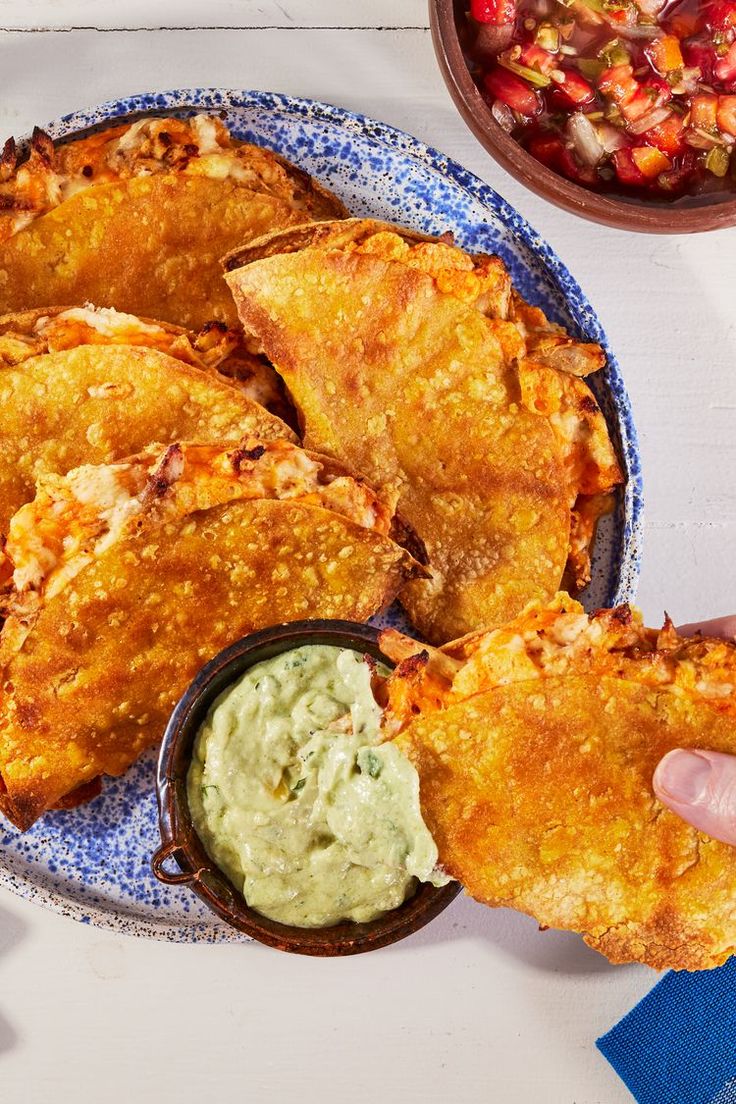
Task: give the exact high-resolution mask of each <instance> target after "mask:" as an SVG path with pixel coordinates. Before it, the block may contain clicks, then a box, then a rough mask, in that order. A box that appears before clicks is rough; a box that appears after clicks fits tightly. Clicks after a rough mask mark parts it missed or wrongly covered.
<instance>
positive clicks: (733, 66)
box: [713, 42, 736, 85]
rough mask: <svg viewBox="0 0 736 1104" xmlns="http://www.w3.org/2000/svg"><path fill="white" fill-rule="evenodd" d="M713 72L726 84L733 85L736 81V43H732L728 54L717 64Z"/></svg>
mask: <svg viewBox="0 0 736 1104" xmlns="http://www.w3.org/2000/svg"><path fill="white" fill-rule="evenodd" d="M713 72H714V73H715V75H716V77H717V78H718V80H719V81H722V82H723V83H724V84H728V85H731V84H733V82H734V81H736V42H732V43H731V45H730V46H729V49H728V53H727V54H724V56H723V57H722V58H721V59H720V61H719V62H717V63H716V65H715V67H714V69H713Z"/></svg>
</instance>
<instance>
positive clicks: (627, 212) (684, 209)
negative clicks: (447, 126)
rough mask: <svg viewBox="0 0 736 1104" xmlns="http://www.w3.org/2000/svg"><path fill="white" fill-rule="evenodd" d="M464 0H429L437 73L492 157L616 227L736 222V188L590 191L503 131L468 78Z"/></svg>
mask: <svg viewBox="0 0 736 1104" xmlns="http://www.w3.org/2000/svg"><path fill="white" fill-rule="evenodd" d="M467 9H468V0H429V18H430V24H431V28H432V42H433V44H434V49H435V53H436V55H437V60H438V61H439V64H440V69H441V71H442V75H443V77H444V78H445V83H446V84H447V87H448V89H449V91H450V95H451V96H452V98H453V100H454V101H455V106H456V107H457V108H458V110H459V112H460V114H461V115H462V117H463V119H464V120H465V122H466V123H467V125H468V126H469V127H470V129H471V130H472V131H473V133H474V134H475V136H476V138H477V139H478V141H479V142H480V143H481V145H483V146H484V147H485V148H486V149H487V150H488V152H489V153H490V154H491V156H492V157H495V159H496V160H497V161H498V162H499V164H500V165H502V166H503V167H504V169H506V171H507V172H508V173H510V174H511V175H512V176H514V177H516V179H517V180H519V181H521V183H522V184H524V185H526V187H527V188H530V189H531V190H532V191H533V192H536V193H537V195H540V196H542V197H543V198H544V199H547V200H549V201H550V202H551V203H555V204H557V206H558V207H563V208H564V209H565V210H566V211H572V213H573V214H575V215H582V217H583V218H587V219H590V220H591V221H593V222H602V223H604V224H605V225H606V226H615V227H618V228H619V229H621V230H639V231H643V232H646V233H650V234H690V233H693V232H695V231H698V230H718V229H722V228H724V227H726V226H736V193H734V194H733V195H730V196H727V197H726V198H723V197H722V196H721V197H713V196H707V195H705V196H686V197H683V199H680V200H676V201H675V202H672V203H668V202H657V201H655V200H653V201H646V200H641V199H633V198H632V199H630V200H629V199H618V198H614V197H612V196H610V195H601V194H599V193H598V192H593V191H590V190H589V189H588V188H583V187H581V186H580V185H579V184H573V182H572V181H571V180H567V179H565V177H563V176H559V175H558V174H557V173H555V172H553V171H552V170H551V169H548V168H547V167H546V165H543V164H542V163H541V162H540V161H537V159H536V157H532V155H531V154H530V153H527V151H526V150H524V149H522V148H521V146H520V145H519V144H518V142H516V141H514V139H513V138H512V137H511V136H510V135H509V134H507V133H506V131H505V130H504V129H503V127H501V126H500V125H499V124H498V123H497V122H496V120H495V119H494V117H493V115H492V114H491V109H490V107H489V106H488V104H487V103H486V102H485V100H484V99H483V97H482V96H481V94H480V92H479V91H478V88H477V87H476V84H475V81H474V80H473V78H472V76H471V74H470V70H469V69H468V63H467V61H466V58H465V54H464V53H463V48H462V43H461V37H462V35H461V28H462V27H463V25H464V22H465V13H466V11H467Z"/></svg>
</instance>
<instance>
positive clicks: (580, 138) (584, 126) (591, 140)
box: [567, 111, 603, 165]
mask: <svg viewBox="0 0 736 1104" xmlns="http://www.w3.org/2000/svg"><path fill="white" fill-rule="evenodd" d="M567 136H568V138H569V139H570V141H571V142H572V144H573V146H574V147H575V152H576V153H577V155H578V157H579V158H580V160H581V161H582V162H583V164H584V165H597V164H598V162H599V161H600V159H601V158H602V157H603V146H602V145H601V143H600V142H599V141H598V135H597V133H596V129H595V127H594V126H593V124H592V123H591V121H590V119H588V118H586V117H585V115H583V113H582V111H576V112H574V114H572V115H571V116H570V118H569V119H568V120H567Z"/></svg>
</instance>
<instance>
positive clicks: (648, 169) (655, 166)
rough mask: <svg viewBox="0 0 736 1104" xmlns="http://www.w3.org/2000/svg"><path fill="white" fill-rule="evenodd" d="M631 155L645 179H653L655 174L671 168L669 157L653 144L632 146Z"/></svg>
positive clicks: (657, 174)
mask: <svg viewBox="0 0 736 1104" xmlns="http://www.w3.org/2000/svg"><path fill="white" fill-rule="evenodd" d="M631 157H632V160H633V162H634V164H635V165H636V167H637V169H638V170H639V172H640V173H641V174H642V176H645V177H646V178H647V180H653V179H654V177H655V176H659V174H660V173H663V172H667V170H668V169H671V168H672V162H671V161H670V159H669V157H667V156H665V154H663V153H662V151H661V150H658V149H655V148H654V146H634V148H633V149H632V151H631Z"/></svg>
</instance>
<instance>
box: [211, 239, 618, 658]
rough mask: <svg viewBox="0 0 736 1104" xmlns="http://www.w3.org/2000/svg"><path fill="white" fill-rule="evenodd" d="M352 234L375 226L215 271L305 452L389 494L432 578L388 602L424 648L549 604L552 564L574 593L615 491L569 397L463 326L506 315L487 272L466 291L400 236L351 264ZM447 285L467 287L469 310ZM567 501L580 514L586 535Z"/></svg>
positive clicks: (490, 327) (597, 428)
mask: <svg viewBox="0 0 736 1104" xmlns="http://www.w3.org/2000/svg"><path fill="white" fill-rule="evenodd" d="M380 225H382V224H380ZM367 226H368V227H374V228H375V226H376V224H374V223H366V222H365V221H364V220H349V221H348V222H346V223H340V224H321V225H317V226H313V227H307V228H304V229H303V230H296V231H287V232H284V233H283V234H277V235H273V236H271V237H270V238H268V239H266V240H264V241H263V242H259V243H255V244H254V245H253V246H252V247H250V248H245V249H243V250H239V251H238V252H237V254H236V255H234V256H233V257H231V258H229V259H228V260H227V262H226V264H227V266H228V267H230V266H231V265H233V264H238V263H239V262H240V261H243V260H246V261H247V260H248V259H249V258H250V262H249V263H247V264H246V265H245V266H244V267H240V268H235V269H233V270H232V271H230V272H229V275H228V282H229V284H230V287H231V288H232V290H233V294H234V297H235V300H236V302H237V304H238V310H239V314H240V317H241V320H242V322H243V325H244V328H245V331H246V333H247V334H249V335H251V336H253V337H254V338H255V340H257V341H258V342H260V343H261V345H262V347H263V350H264V351H265V353H266V355H267V356H268V357H269V359H270V360H271V361H272V362H273V364H274V367H275V368H276V370H277V371H278V372H279V374H280V375H281V376H282V377H283V378H284V381H285V383H286V386H287V389H288V391H289V393H290V396H291V398H292V401H293V402H294V404H295V406H296V407H297V410H298V413H299V417H300V421H301V423H302V425H303V431H304V436H305V442H306V443H307V444H308V445H309V446H310V447H315V448H319V449H320V451H323V452H326V453H328V454H330V455H334V456H336V457H338V458H340V459H342V460H344V461H346V462H347V463H349V464H350V465H351V466H352V467H355V468H356V470H359V471H362V472H364V473H365V474H366V476H367V477H368V478H370V479H373V480H374V481H376V482H378V483H384V482H387V481H394V480H398V481H400V483H401V487H402V496H401V500H400V510H401V513H402V516H404V517H405V518H406V520H407V521H408V522H409V524H410V525H411V526H412V527H413V528H414V529H415V530H416V532H417V533H418V534H419V536H420V537H421V539H422V540H423V541H424V543H425V545H426V548H427V553H428V556H429V561H430V566H431V569H432V577H431V579H430V580H426V581H418V582H414V583H412V584H411V585H410V586H409V587H408V588H407V589H406V591H405V592H404V593H403V594H402V595H401V601H402V603H403V604H404V605H405V607H406V610H407V612H408V614H409V616H410V618H411V619H412V621H413V623H414V624H415V625H416V627H417V628H418V630H419V631H420V632H421V633H422V635H424V636H425V637H426V638H427V639H429V640H431V641H436V642H441V641H443V640H447V639H448V638H451V637H453V636H458V635H460V634H462V633H465V632H468V631H470V630H472V629H474V628H477V627H479V626H480V625H486V624H493V623H498V622H502V621H504V620H507V619H509V618H510V617H512V616H514V615H516V614H517V613H518V612H519V611H520V610H521V609H522V608H523V607H524V605H525V604H526V603H527V602H528V601H529V599H530V598H532V597H550V596H551V595H552V594H554V592H555V591H556V590H557V589H558V587H559V585H560V582H561V579H562V576H563V572H564V571H565V568H566V565H567V564H568V560H569V561H570V565H571V569H572V575H573V577H574V579H575V580H576V581H577V582H578V583H579V585H584V583H585V582H587V581H588V578H589V567H590V564H589V549H590V542H591V540H592V536H593V532H594V529H595V522H596V520H597V517H598V516H599V514H600V513H601V512H605V510H606V509H607V508H608V504H609V502H610V492H611V489H612V488H613V487H614V486H615V485H616V484H617V483H618V482H620V480H621V473H620V470H619V467H618V464H617V462H616V458H615V455H614V453H613V448H612V445H611V442H610V439H609V437H608V433H607V430H606V427H605V422H604V421H603V418H602V415H601V413H600V410H599V409H598V407H597V405H596V403H595V402H594V400H593V399H592V396H590V393H589V391H588V389H587V386H586V385H585V383H584V382H583V381H582V380H581V379H578V378H576V377H573V376H570V375H569V374H564V378H562V377H563V373H561V372H559V371H557V370H556V369H549V368H547V367H546V366H540V367H539V368H538V369H535V368H531V367H527V366H526V362H525V360H524V357H525V351H526V347H525V344H524V337H523V334H522V332H521V330H520V328H519V327H518V326H517V325H516V323H515V322H513V321H510V320H505V319H503V318H498V317H489V316H488V315H487V314H486V313H484V311H483V310H481V309H480V308H479V306H478V303H482V304H483V305H484V307H486V308H487V309H488V310H489V312H490V314H491V315H492V314H493V310H492V309H491V306H490V305H489V304H491V303H492V302H496V303H497V305H498V303H499V302H500V303H503V301H504V299H505V300H507V301H510V292H509V291H508V288H507V287H506V283H507V275H506V274H505V270H503V272H502V273H500V272H499V268H498V266H499V264H500V262H497V259H496V258H490V259H487V261H488V263H487V264H486V265H485V267H484V268H483V273H482V277H481V276H476V274H475V273H474V272H473V271H470V272H467V271H464V270H460V269H456V268H453V264H454V261H455V255H456V254H457V255H458V256H459V257H460V258H465V257H466V255H465V254H463V253H462V252H461V251H460V250H456V249H455V248H454V247H450V246H448V245H447V244H446V243H443V242H438V241H434V242H432V241H424V240H423V241H421V242H420V243H419V244H417V245H415V246H412V247H410V246H409V245H407V244H406V242H405V241H404V240H403V237H402V235H403V234H404V233H405V232H404V231H400V230H396V232H395V233H394V232H393V231H392V230H385V229H381V230H379V231H376V232H374V233H373V236H372V237H369V238H368V239H367V242H364V241H363V238H362V237H360V238H359V241H358V246H359V248H358V247H356V242H355V237H356V235H359V233H360V234H362V233H363V232H364V231H365V229H366V227H367ZM282 243H283V245H284V251H283V252H282V251H281V249H280V246H281V244H282ZM346 243H347V244H346ZM379 245H380V248H379ZM411 249H414V252H413V253H412V252H411ZM405 250H409V253H408V255H407V253H406V252H405ZM419 250H422V251H423V252H421V253H419ZM431 250H435V251H436V252H434V253H433V252H431ZM448 251H449V252H450V255H451V260H452V264H451V263H450V261H448V260H447V259H446V254H447V252H448ZM395 252H398V253H399V254H400V258H401V259H399V260H396V259H395V258H394V253H395ZM491 262H494V263H491ZM467 263H468V265H469V266H470V268H471V269H472V265H473V262H472V258H467ZM442 266H445V267H442ZM456 276H457V277H458V279H459V280H460V284H461V285H462V283H463V280H464V279H465V278H466V277H467V278H469V279H470V280H471V281H475V284H477V286H475V284H474V290H472V294H469V297H468V296H465V295H464V293H463V294H461V291H462V288H460V290H458V287H459V285H458V283H457V280H456V279H455V277H456ZM445 277H446V279H445ZM461 278H462V279H461ZM507 307H508V302H507ZM498 309H499V310H500V309H501V308H500V307H499V308H498ZM596 348H597V347H596ZM550 374H551V375H552V376H553V377H554V378H553V379H550V378H549V376H550ZM580 388H583V389H584V390H585V394H581V393H580V391H579V389H580ZM583 496H587V498H586V501H588V502H590V503H591V504H594V506H595V509H592V508H590V509H588V511H587V514H586V522H585V523H583V522H582V521H581V520H579V518H578V515H577V510H578V504H579V502H580V501H581V499H582V497H583ZM574 536H575V540H574V539H573V538H574ZM586 538H587V539H586Z"/></svg>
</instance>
